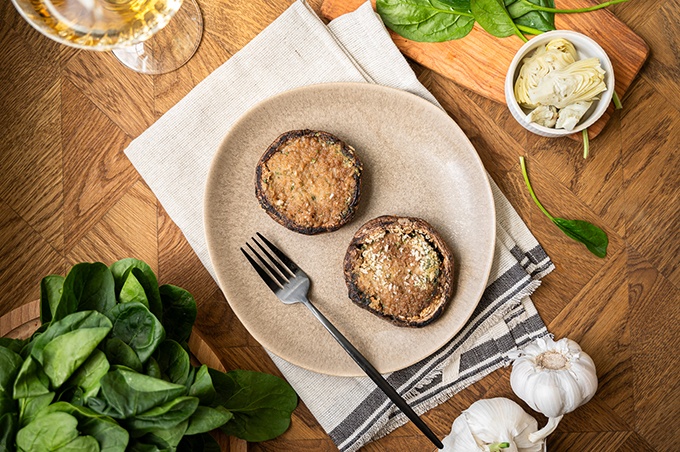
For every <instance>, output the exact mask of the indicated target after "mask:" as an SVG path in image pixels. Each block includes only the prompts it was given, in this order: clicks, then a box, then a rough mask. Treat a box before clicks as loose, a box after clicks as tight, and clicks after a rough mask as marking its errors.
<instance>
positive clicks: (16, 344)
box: [0, 337, 27, 354]
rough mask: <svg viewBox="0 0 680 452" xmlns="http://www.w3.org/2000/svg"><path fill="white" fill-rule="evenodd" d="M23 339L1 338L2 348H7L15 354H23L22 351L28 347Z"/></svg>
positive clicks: (0, 344)
mask: <svg viewBox="0 0 680 452" xmlns="http://www.w3.org/2000/svg"><path fill="white" fill-rule="evenodd" d="M26 342H27V341H25V340H23V339H13V338H11V337H0V347H4V348H7V349H9V350H11V351H13V352H14V353H17V354H21V349H22V348H24V346H25V345H26Z"/></svg>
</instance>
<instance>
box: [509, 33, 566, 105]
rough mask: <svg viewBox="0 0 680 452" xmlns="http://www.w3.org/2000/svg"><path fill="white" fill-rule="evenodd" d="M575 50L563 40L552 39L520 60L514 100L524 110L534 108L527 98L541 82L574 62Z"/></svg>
mask: <svg viewBox="0 0 680 452" xmlns="http://www.w3.org/2000/svg"><path fill="white" fill-rule="evenodd" d="M576 57H577V55H576V49H575V48H574V46H573V45H572V44H571V43H570V42H569V41H567V40H565V39H553V40H552V41H550V42H549V43H548V44H547V45H546V46H545V47H539V48H538V49H536V52H534V54H533V55H532V56H530V57H527V58H525V59H524V60H522V67H521V69H520V71H519V76H518V77H517V81H516V82H515V98H516V99H517V102H519V103H520V105H522V106H523V107H526V108H536V107H537V106H538V104H537V103H534V102H533V101H532V100H531V99H530V98H529V91H530V90H532V89H535V88H536V87H537V86H538V85H539V83H541V80H543V78H545V77H546V76H547V75H548V74H549V73H551V72H552V71H554V70H557V69H563V68H565V67H567V66H569V65H570V64H572V63H573V62H575V61H576Z"/></svg>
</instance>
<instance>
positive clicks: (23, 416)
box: [19, 392, 55, 427]
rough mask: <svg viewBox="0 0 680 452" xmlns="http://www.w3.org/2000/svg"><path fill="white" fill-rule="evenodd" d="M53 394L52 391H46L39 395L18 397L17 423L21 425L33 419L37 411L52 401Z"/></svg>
mask: <svg viewBox="0 0 680 452" xmlns="http://www.w3.org/2000/svg"><path fill="white" fill-rule="evenodd" d="M54 395H55V394H54V392H48V393H47V394H43V395H39V396H34V397H25V398H23V399H19V424H20V425H21V426H22V427H23V426H25V425H28V424H29V423H30V422H31V421H33V419H35V418H36V417H37V416H38V413H40V412H41V411H42V410H43V409H44V408H46V407H47V406H49V404H50V403H52V400H54Z"/></svg>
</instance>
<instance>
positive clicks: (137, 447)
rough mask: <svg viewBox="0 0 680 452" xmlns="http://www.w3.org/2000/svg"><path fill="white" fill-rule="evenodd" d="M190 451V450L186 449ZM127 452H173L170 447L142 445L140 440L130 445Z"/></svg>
mask: <svg viewBox="0 0 680 452" xmlns="http://www.w3.org/2000/svg"><path fill="white" fill-rule="evenodd" d="M188 450H190V449H188ZM127 452H174V451H173V449H172V448H171V447H167V448H166V447H158V446H157V445H156V444H148V443H144V442H142V441H140V440H134V441H132V442H131V443H130V447H128V449H127Z"/></svg>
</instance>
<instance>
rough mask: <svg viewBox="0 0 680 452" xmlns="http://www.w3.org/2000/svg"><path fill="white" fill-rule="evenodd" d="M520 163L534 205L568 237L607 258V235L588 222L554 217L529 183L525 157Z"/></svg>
mask: <svg viewBox="0 0 680 452" xmlns="http://www.w3.org/2000/svg"><path fill="white" fill-rule="evenodd" d="M519 163H520V166H521V167H522V176H524V182H525V183H526V186H527V188H528V189H529V194H530V195H531V198H532V199H533V200H534V203H536V205H537V206H538V208H539V209H541V212H543V213H544V214H545V215H546V216H547V217H548V218H550V221H552V222H553V223H555V225H556V226H557V227H558V228H560V230H561V231H562V232H564V233H565V234H566V235H567V237H570V238H572V239H574V240H576V241H577V242H581V243H583V244H584V245H585V246H586V248H588V250H589V251H590V252H591V253H593V254H594V255H595V256H597V257H600V258H603V257H605V256H606V255H607V246H608V245H609V238H608V237H607V234H606V233H605V232H604V231H603V230H602V229H600V228H599V227H597V226H595V225H594V224H592V223H589V222H587V221H583V220H567V219H565V218H559V217H554V216H552V215H551V214H550V213H549V212H548V211H547V210H546V209H545V207H543V205H542V204H541V202H540V201H539V200H538V198H537V197H536V193H534V189H533V188H532V187H531V182H529V175H528V174H527V167H526V163H525V162H524V157H520V158H519Z"/></svg>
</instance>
